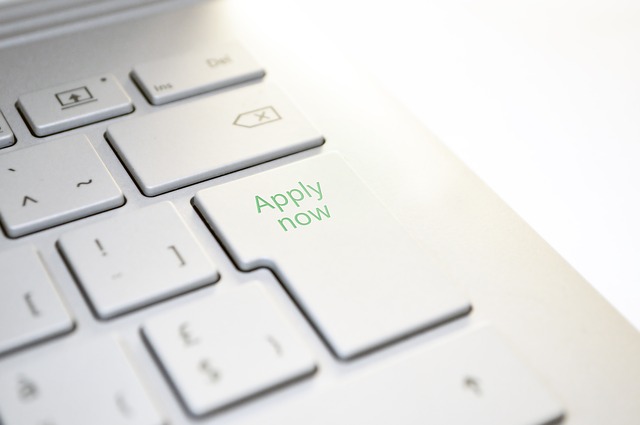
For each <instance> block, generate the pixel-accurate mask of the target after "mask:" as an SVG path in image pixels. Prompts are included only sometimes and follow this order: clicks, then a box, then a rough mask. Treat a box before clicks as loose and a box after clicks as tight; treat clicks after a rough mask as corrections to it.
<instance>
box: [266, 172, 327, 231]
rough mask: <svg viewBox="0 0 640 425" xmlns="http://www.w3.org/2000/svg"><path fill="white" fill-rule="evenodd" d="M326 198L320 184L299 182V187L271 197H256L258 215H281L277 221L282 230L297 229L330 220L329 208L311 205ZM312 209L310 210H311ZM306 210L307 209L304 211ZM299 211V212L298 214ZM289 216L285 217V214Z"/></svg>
mask: <svg viewBox="0 0 640 425" xmlns="http://www.w3.org/2000/svg"><path fill="white" fill-rule="evenodd" d="M323 198H324V196H323V194H322V187H321V185H320V182H316V183H315V184H304V183H302V182H298V184H297V186H294V187H293V188H291V189H289V190H287V191H284V192H282V193H276V194H274V195H270V196H264V197H263V196H260V195H256V196H255V202H256V210H257V212H258V214H262V213H264V212H276V213H280V217H281V218H278V219H276V221H277V222H278V224H279V225H280V227H281V228H282V230H284V231H285V232H288V231H289V230H293V229H297V228H298V226H308V225H309V224H311V223H314V222H319V221H322V220H328V219H330V218H331V214H330V213H329V207H328V206H327V205H326V204H325V205H323V206H322V207H319V206H315V205H314V204H310V203H309V202H310V201H313V202H320V201H322V199H323ZM314 206H315V208H313V207H314ZM309 207H310V208H309ZM304 208H307V209H306V210H304ZM296 211H299V212H296ZM285 213H286V214H287V215H284V214H285Z"/></svg>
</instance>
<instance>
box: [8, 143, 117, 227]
mask: <svg viewBox="0 0 640 425" xmlns="http://www.w3.org/2000/svg"><path fill="white" fill-rule="evenodd" d="M123 203H124V196H123V194H122V191H120V188H119V187H118V186H117V185H116V183H115V181H114V180H113V178H112V177H111V174H109V171H107V169H106V167H105V166H104V164H103V163H102V160H101V159H100V157H98V154H97V153H96V151H95V150H94V149H93V147H92V146H91V143H89V140H87V138H86V137H85V136H83V135H76V136H69V137H65V138H62V139H56V140H51V141H47V142H45V143H42V144H39V145H36V146H31V147H28V148H25V149H20V150H16V151H13V152H9V153H6V154H3V155H0V221H1V222H2V225H3V227H4V230H5V232H6V233H7V234H8V235H9V236H11V237H14V238H16V237H19V236H23V235H26V234H29V233H33V232H37V231H38V230H42V229H46V228H48V227H52V226H56V225H58V224H62V223H66V222H67V221H72V220H76V219H79V218H82V217H86V216H88V215H91V214H96V213H99V212H102V211H105V210H108V209H111V208H115V207H118V206H120V205H122V204H123Z"/></svg>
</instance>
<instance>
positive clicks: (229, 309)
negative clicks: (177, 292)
mask: <svg viewBox="0 0 640 425" xmlns="http://www.w3.org/2000/svg"><path fill="white" fill-rule="evenodd" d="M143 332H144V335H145V337H146V339H147V341H148V342H149V344H150V346H151V348H152V349H153V351H154V352H155V354H156V357H157V358H158V359H159V361H160V363H161V364H162V367H163V368H164V370H165V371H166V372H167V375H168V377H169V378H170V379H171V382H172V383H173V386H174V387H175V388H176V389H177V391H178V394H179V395H180V397H181V398H182V400H183V402H184V404H185V406H187V408H188V410H189V412H190V413H191V414H193V415H196V416H200V415H204V414H207V413H210V412H213V411H215V410H218V409H221V408H223V407H226V406H228V405H230V404H234V403H236V402H238V401H241V400H244V399H247V398H249V397H252V396H254V395H256V394H259V393H262V392H264V391H266V390H268V389H270V388H273V387H276V386H279V385H282V384H284V383H287V382H291V381H293V380H296V379H299V378H302V377H304V376H308V375H310V374H312V373H313V372H314V371H315V369H316V367H315V362H314V361H313V359H312V358H311V357H310V355H309V352H308V351H307V349H306V348H305V346H304V343H303V342H302V341H301V339H300V337H298V336H297V335H296V334H295V333H294V332H293V330H292V329H291V328H290V327H289V325H288V324H287V323H286V322H285V321H284V319H283V318H282V317H281V316H280V313H279V312H278V311H277V310H276V308H275V306H274V305H273V303H272V302H271V301H270V300H269V299H268V296H267V294H266V292H265V291H264V290H263V289H262V288H260V286H259V283H249V284H243V285H242V287H240V288H237V289H235V290H234V291H230V292H228V293H224V294H214V295H211V296H209V297H207V298H203V299H201V300H199V301H197V302H195V303H191V304H189V305H185V306H184V307H182V308H180V309H177V310H172V311H170V312H168V313H166V314H163V315H161V316H159V317H156V318H154V319H151V320H149V321H148V322H147V323H145V325H144V327H143Z"/></svg>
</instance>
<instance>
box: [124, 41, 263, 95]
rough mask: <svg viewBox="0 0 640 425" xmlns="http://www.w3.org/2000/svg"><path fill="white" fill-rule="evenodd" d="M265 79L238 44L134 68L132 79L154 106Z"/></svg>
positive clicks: (220, 46) (259, 69)
mask: <svg viewBox="0 0 640 425" xmlns="http://www.w3.org/2000/svg"><path fill="white" fill-rule="evenodd" d="M263 76H264V70H263V69H262V68H261V67H260V66H259V65H258V64H257V63H256V61H255V60H254V59H253V58H252V57H251V56H250V55H249V53H248V52H247V51H246V50H245V49H244V48H242V47H241V46H239V45H238V44H231V43H229V44H226V45H218V46H213V47H211V48H209V49H207V50H205V51H197V52H192V53H189V54H186V55H182V56H175V57H170V58H166V59H161V60H157V61H153V62H147V63H143V64H140V65H137V66H135V67H134V68H133V72H132V73H131V77H133V79H134V81H135V82H136V83H138V85H139V86H140V88H141V89H142V92H143V93H144V95H145V96H146V97H147V99H149V102H151V103H152V104H154V105H162V104H165V103H168V102H173V101H174V100H178V99H184V98H186V97H190V96H195V95H198V94H201V93H205V92H207V91H210V90H215V89H219V88H222V87H227V86H231V85H233V84H238V83H242V82H244V81H249V80H253V79H257V78H261V77H263Z"/></svg>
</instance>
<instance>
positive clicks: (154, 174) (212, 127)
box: [107, 84, 324, 196]
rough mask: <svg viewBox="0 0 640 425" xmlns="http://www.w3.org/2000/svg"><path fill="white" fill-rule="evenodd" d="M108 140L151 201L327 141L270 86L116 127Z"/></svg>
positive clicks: (254, 87)
mask: <svg viewBox="0 0 640 425" xmlns="http://www.w3.org/2000/svg"><path fill="white" fill-rule="evenodd" d="M107 138H108V140H109V142H110V143H111V144H112V146H113V148H114V149H115V150H116V152H117V153H118V155H119V156H120V158H121V159H122V161H123V162H124V163H125V165H126V166H127V168H128V169H129V171H130V172H131V174H132V175H133V177H134V178H135V180H136V183H138V186H139V187H140V189H141V190H142V192H143V193H144V194H145V195H148V196H154V195H159V194H161V193H164V192H168V191H170V190H174V189H178V188H181V187H184V186H187V185H190V184H193V183H197V182H200V181H202V180H206V179H209V178H212V177H216V176H219V175H222V174H226V173H230V172H232V171H237V170H239V169H241V168H246V167H249V166H252V165H256V164H260V163H263V162H266V161H269V160H272V159H275V158H279V157H281V156H285V155H289V154H292V153H295V152H298V151H301V150H305V149H309V148H312V147H315V146H319V145H321V144H322V143H323V141H324V140H323V138H322V136H321V135H320V134H319V133H318V132H317V130H315V129H314V128H313V126H312V125H311V124H310V123H309V122H308V121H307V119H306V118H305V117H304V116H303V115H302V113H301V112H300V111H299V110H298V109H297V108H296V107H295V106H294V105H293V104H292V103H291V101H290V100H289V99H288V98H287V97H286V96H285V95H284V94H283V93H282V92H281V91H280V90H278V89H276V88H275V87H273V86H271V85H268V84H259V85H252V86H248V87H243V88H238V89H236V90H233V91H230V92H226V93H221V94H218V95H216V96H212V97H209V98H206V99H199V100H196V101H193V102H190V103H188V104H184V105H179V106H176V107H174V108H171V109H165V110H162V111H158V112H155V113H153V114H149V115H145V116H143V117H139V118H135V119H131V120H128V121H123V122H121V123H118V124H114V125H112V126H110V127H109V128H108V130H107Z"/></svg>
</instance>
